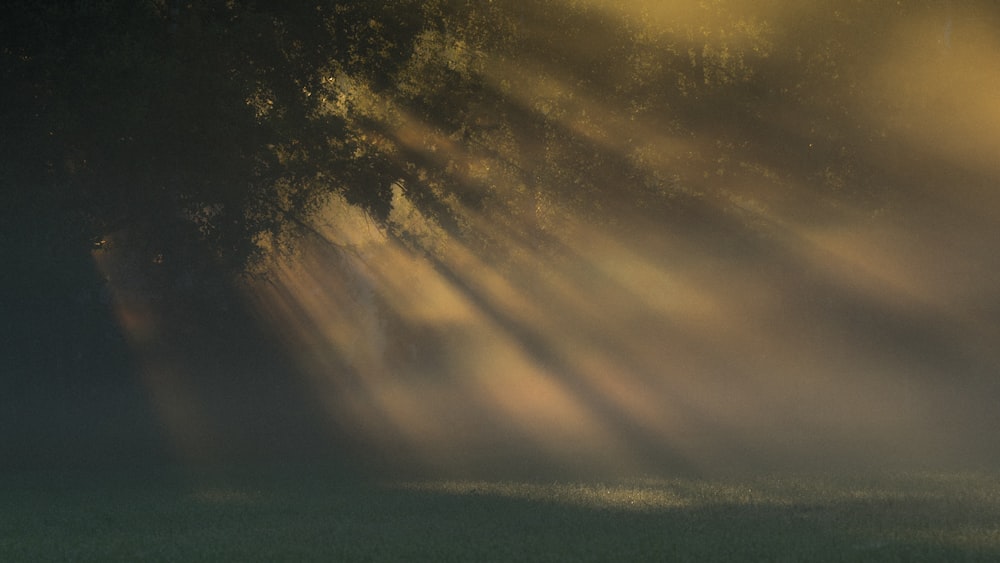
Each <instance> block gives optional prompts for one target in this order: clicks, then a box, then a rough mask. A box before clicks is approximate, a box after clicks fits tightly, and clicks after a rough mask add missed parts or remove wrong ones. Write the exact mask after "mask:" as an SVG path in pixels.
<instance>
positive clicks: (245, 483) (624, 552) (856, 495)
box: [0, 468, 1000, 561]
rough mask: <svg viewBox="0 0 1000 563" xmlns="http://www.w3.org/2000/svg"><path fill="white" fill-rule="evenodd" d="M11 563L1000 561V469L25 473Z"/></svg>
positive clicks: (11, 480) (8, 545)
mask: <svg viewBox="0 0 1000 563" xmlns="http://www.w3.org/2000/svg"><path fill="white" fill-rule="evenodd" d="M3 483H4V484H3V485H2V487H0V488H2V489H5V490H4V491H2V492H3V495H4V497H5V498H6V499H9V500H8V502H5V503H4V506H3V508H2V509H0V559H3V560H32V561H49V560H57V559H58V560H65V559H72V560H80V561H109V560H163V561H167V560H170V561H173V560H185V561H188V560H206V561H208V560H211V561H253V560H268V561H273V560H296V561H308V560H323V561H358V560H376V561H420V560H423V561H609V560H621V561H643V560H657V561H664V560H668V561H732V560H766V561H804V560H809V561H834V560H836V561H842V560H865V561H900V560H905V561H955V560H963V561H969V560H983V561H986V560H997V558H998V557H1000V549H998V545H1000V541H998V538H997V522H998V521H1000V495H998V494H997V491H998V487H997V479H996V476H983V475H958V474H951V475H941V474H937V475H930V474H928V475H915V476H914V475H909V476H907V475H897V476H891V477H888V478H877V479H872V478H869V479H861V478H850V479H848V478H837V479H830V478H813V477H809V478H806V477H799V478H795V479H777V478H768V479H761V478H757V479H752V480H728V481H723V480H718V481H698V480H689V479H667V480H650V481H644V482H636V483H631V484H584V483H562V484H559V483H514V482H492V481H491V482H422V483H410V484H405V483H395V484H375V483H371V482H362V481H360V480H357V479H353V478H350V477H345V476H344V475H342V474H331V473H324V472H323V471H320V470H318V469H315V470H313V471H311V472H309V474H308V475H305V474H303V473H301V472H299V471H297V470H295V471H290V470H288V468H272V469H270V470H267V471H261V470H255V471H244V472H239V474H237V473H232V472H229V473H218V474H215V475H207V474H200V475H192V474H187V475H185V474H182V473H178V472H163V473H158V474H157V475H156V476H155V477H154V476H148V475H141V474H131V475H122V474H118V475H109V474H104V475H102V476H101V477H99V478H95V477H93V476H83V475H77V476H75V477H69V478H67V477H66V476H65V475H63V476H57V475H55V474H49V475H48V476H45V475H40V474H34V475H31V476H27V475H24V474H21V475H20V476H18V475H9V476H8V478H7V479H5V480H4V481H3Z"/></svg>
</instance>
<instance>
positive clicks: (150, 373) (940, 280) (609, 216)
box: [94, 1, 1000, 477]
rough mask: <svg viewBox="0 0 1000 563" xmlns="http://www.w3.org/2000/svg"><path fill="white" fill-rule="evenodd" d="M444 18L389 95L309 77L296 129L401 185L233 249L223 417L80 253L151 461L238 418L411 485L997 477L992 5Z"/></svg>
mask: <svg viewBox="0 0 1000 563" xmlns="http://www.w3.org/2000/svg"><path fill="white" fill-rule="evenodd" d="M462 14H463V15H462V16H458V15H456V16H454V18H452V19H449V17H450V16H447V17H445V20H446V21H447V23H446V24H442V25H441V26H440V28H438V29H433V30H432V29H428V30H427V31H426V32H425V33H423V34H422V35H420V39H419V41H417V43H416V44H415V46H414V47H413V52H412V54H411V55H410V57H409V59H408V60H407V63H406V64H405V65H403V66H402V67H401V69H400V70H399V71H398V73H397V75H396V80H397V82H396V83H395V84H393V85H392V87H391V88H385V87H381V88H380V87H377V85H374V84H371V83H367V82H366V81H365V80H364V78H362V77H358V76H355V75H352V74H350V73H349V72H348V71H346V70H344V69H343V68H339V67H337V66H336V65H331V66H330V68H328V69H324V70H322V72H325V73H326V75H325V76H326V78H325V79H324V81H323V84H324V86H323V89H322V90H320V91H316V92H311V95H312V96H314V97H318V99H321V100H322V103H319V104H318V106H317V107H318V109H317V110H316V111H317V115H318V116H319V118H322V117H323V116H326V117H331V116H332V117H336V118H338V119H342V120H343V121H344V122H345V123H347V126H348V134H349V135H350V136H351V138H352V139H355V140H357V142H358V146H359V147H362V148H359V149H357V150H358V151H359V154H358V158H359V159H363V158H368V157H369V156H370V155H379V156H380V158H386V159H389V160H390V161H392V162H395V163H397V164H398V165H399V167H400V170H404V171H407V173H406V175H403V174H400V175H399V176H397V177H388V178H383V179H382V185H380V186H378V189H380V190H383V191H384V192H385V193H387V194H390V192H391V194H390V195H388V196H387V201H389V202H390V203H391V206H390V211H389V212H388V213H387V215H386V217H385V218H384V220H381V221H379V220H375V219H373V217H372V215H371V213H370V212H369V211H366V210H365V209H363V208H362V207H360V206H358V205H355V202H353V201H351V198H350V196H349V194H348V195H347V196H345V195H341V194H332V195H329V196H328V197H325V198H323V199H322V203H321V204H320V205H318V206H317V209H316V210H315V212H314V213H313V214H312V215H311V216H310V218H309V219H308V221H307V223H308V224H307V225H306V226H307V227H308V228H307V229H305V230H304V231H305V234H300V236H299V237H298V238H294V239H292V238H289V239H281V238H280V237H277V238H274V239H268V240H264V239H261V240H260V241H259V243H260V245H261V248H264V249H265V250H266V251H267V259H266V260H264V261H262V262H261V264H259V265H258V267H259V271H258V272H257V274H259V275H258V276H256V277H255V278H253V279H252V280H250V281H246V282H245V283H242V284H240V285H238V289H232V295H233V299H234V300H235V302H237V303H238V305H233V306H234V307H238V308H239V309H240V310H241V311H243V310H245V311H246V312H247V316H246V319H252V321H249V320H245V321H242V322H248V323H249V322H252V323H253V324H254V326H255V329H254V330H259V332H260V334H262V335H263V336H261V338H262V339H264V340H266V341H267V342H269V345H271V346H273V348H274V350H273V351H272V353H273V356H272V361H270V362H268V363H267V364H266V365H267V369H269V370H272V372H271V373H272V375H270V376H268V378H267V381H269V382H272V380H274V381H278V382H275V383H273V385H274V386H273V387H268V385H272V383H268V384H267V385H264V384H261V383H259V381H258V383H257V384H256V385H257V387H256V388H255V389H256V391H254V393H257V394H258V395H255V396H256V397H257V398H255V399H253V401H251V402H249V403H239V400H238V399H236V398H234V396H233V395H232V394H231V393H230V392H228V391H227V392H225V393H219V394H218V395H212V397H215V398H214V399H207V398H206V397H205V395H204V389H205V385H206V383H205V379H204V378H201V379H198V378H193V379H192V378H191V376H190V373H186V374H185V373H184V372H185V370H186V369H190V368H189V366H190V365H191V363H192V362H191V361H190V360H189V359H188V360H184V359H178V357H180V356H185V354H187V356H190V355H191V354H190V353H189V352H185V351H178V350H172V349H169V347H164V346H163V345H162V342H163V340H162V339H161V338H159V337H154V336H150V335H151V334H155V331H156V327H157V322H158V320H157V319H162V315H163V312H162V311H157V306H156V305H155V304H154V305H141V304H138V305H137V303H141V299H139V300H137V299H133V298H131V297H129V295H133V294H134V291H133V293H132V294H130V293H129V291H130V290H129V289H128V288H127V287H125V285H117V286H116V281H115V280H120V279H124V277H125V276H122V275H120V271H121V270H120V268H121V267H122V266H121V264H123V263H124V260H125V259H124V258H122V255H120V254H116V253H115V250H114V248H111V249H109V250H106V251H103V252H98V251H95V252H94V257H95V263H96V264H97V266H96V267H97V268H98V269H99V271H101V272H103V274H104V277H105V278H106V279H108V280H111V281H109V284H108V287H109V289H110V291H111V292H112V293H113V292H115V291H117V292H118V298H115V299H112V303H113V304H114V313H115V315H116V319H117V322H118V324H119V326H120V327H121V330H122V332H123V333H124V334H125V339H126V341H127V342H128V343H129V346H130V347H131V349H132V353H133V354H134V357H135V361H136V363H137V365H138V366H139V368H138V369H139V370H140V371H141V372H142V373H144V374H145V375H144V376H143V381H144V386H145V389H146V393H147V396H148V398H149V401H150V404H151V405H153V411H154V412H155V413H156V416H157V418H158V420H159V424H160V425H161V427H162V428H163V429H164V430H163V431H164V436H165V437H166V439H167V441H168V442H169V444H170V445H169V447H170V448H171V449H172V450H173V451H175V452H176V453H177V455H179V456H180V457H181V458H182V459H187V460H192V461H193V460H198V459H201V458H205V457H211V456H212V455H213V454H214V453H217V452H218V451H220V448H221V449H224V448H223V447H222V445H224V444H228V443H231V442H232V441H233V440H234V436H235V435H246V434H247V430H246V427H247V424H249V425H251V426H253V427H254V428H255V429H256V430H254V432H252V433H251V434H253V436H256V437H258V438H259V437H260V436H264V435H266V436H269V438H268V439H269V440H271V441H273V442H276V443H284V444H297V445H298V446H300V447H301V448H304V449H315V450H324V449H329V451H331V452H336V451H338V450H337V448H338V447H340V445H343V444H345V443H349V444H351V449H350V450H349V451H350V453H349V454H344V455H349V456H355V457H356V458H357V459H358V460H364V463H366V464H369V465H368V466H370V467H373V468H378V469H381V470H385V471H394V472H403V473H413V474H420V475H433V476H466V477H468V476H483V475H499V476H504V475H507V476H510V475H518V476H532V475H541V474H546V475H552V474H554V475H590V474H594V475H638V474H651V473H669V472H698V473H717V472H728V471H737V472H738V471H757V470H803V469H829V468H845V469H848V468H861V467H894V468H902V467H966V466H981V465H986V464H992V463H995V461H996V459H997V455H998V453H1000V451H998V450H997V444H996V442H995V440H993V439H992V431H993V429H995V428H996V425H997V423H998V422H1000V421H998V420H997V415H996V409H995V401H996V398H997V397H998V395H997V392H998V389H997V383H996V377H995V376H996V373H997V368H998V367H1000V353H998V347H997V343H998V342H1000V338H998V337H1000V334H998V330H997V326H998V325H997V321H998V315H1000V299H998V297H1000V295H998V293H997V288H998V287H1000V286H998V284H997V281H998V276H1000V254H998V253H997V252H996V250H995V248H994V246H995V242H996V236H997V225H1000V206H998V204H1000V199H998V196H997V185H998V184H997V180H998V178H1000V167H998V162H1000V160H997V158H996V155H997V154H998V149H1000V138H998V136H997V135H998V133H997V132H998V131H1000V123H998V120H1000V105H998V104H997V103H996V101H997V100H996V95H995V93H996V92H998V91H1000V65H998V61H1000V59H998V58H997V56H996V55H997V53H998V52H1000V37H998V35H997V31H996V30H997V29H1000V27H998V26H997V25H996V24H997V23H998V22H997V21H996V18H997V16H998V14H997V13H996V10H994V9H992V8H989V7H987V6H986V4H985V3H975V2H970V3H962V2H950V3H949V2H940V3H934V2H927V3H924V4H921V7H910V8H906V9H904V8H898V7H895V8H894V7H892V6H881V5H880V6H878V7H875V6H870V7H867V6H866V7H847V8H838V7H837V6H834V5H832V4H830V3H825V2H806V3H802V2H764V3H758V2H714V3H704V2H702V3H695V2H673V3H669V6H664V5H663V3H661V2H641V1H635V2H599V1H583V2H566V3H565V6H563V3H551V4H550V5H549V6H548V7H545V8H542V7H531V6H522V5H521V3H518V2H512V3H504V2H499V3H495V4H494V3H490V4H488V5H487V4H486V3H481V6H479V7H478V8H476V9H470V10H469V11H466V12H462ZM463 18H465V19H463ZM487 22H494V23H495V25H494V26H492V27H491V26H490V25H488V24H487ZM248 103H249V102H248ZM261 111H264V110H261ZM362 152H363V153H364V154H361V153H362ZM288 158H291V157H290V156H289V157H288ZM317 181H319V180H317ZM300 231H301V229H300ZM109 240H110V238H109ZM290 241H291V242H290ZM116 260H117V262H116ZM116 268H118V270H116ZM116 271H117V272H119V274H115V272H116ZM123 283H124V282H123ZM126 285H127V284H126ZM143 307H145V308H143ZM158 315H159V316H158ZM207 353H209V354H210V353H211V352H207ZM204 357H205V356H203V355H202V356H198V358H197V360H196V361H195V362H194V363H198V364H205V363H208V362H205V361H204ZM274 358H276V359H274ZM185 362H187V363H185ZM185 366H188V367H185ZM217 368H218V369H225V367H224V366H217ZM199 369H204V370H206V371H210V369H209V368H199ZM212 369H215V368H212ZM277 373H280V374H281V375H280V377H279V376H277V375H275V374H277ZM185 381H187V382H188V383H187V384H185V383H184V382H185ZM192 381H194V383H191V382H192ZM227 385H229V384H227ZM234 388H240V386H239V385H235V386H233V385H229V386H227V387H226V389H234ZM276 388H277V389H282V390H283V391H281V393H275V394H273V395H270V394H271V393H273V389H276ZM263 389H271V390H272V391H264V390H263ZM278 395H281V396H282V397H285V399H284V400H285V402H284V403H281V404H280V405H279V404H278V403H276V402H271V401H269V400H268V397H269V396H270V397H271V398H275V397H277V396H278ZM237 403H239V404H240V405H242V406H240V407H239V408H238V409H236V410H239V411H240V414H239V415H238V416H237V417H236V420H238V421H240V422H239V423H233V424H231V425H230V426H226V425H225V424H213V422H212V421H213V420H215V419H213V413H215V414H217V413H219V412H224V411H225V409H226V408H227V407H226V405H229V406H232V405H233V404H237ZM234 408H235V407H234ZM241 409H242V410H241ZM286 410H291V411H296V410H298V411H301V412H299V413H297V414H295V415H294V416H298V417H300V418H301V420H300V421H299V422H297V423H295V424H288V425H284V426H283V425H281V424H274V423H273V421H276V420H279V419H281V413H282V412H285V411H286ZM260 412H264V413H266V416H265V415H260V414H259V413H260ZM303 412H305V413H306V414H302V413H303ZM255 413H258V414H255ZM258 416H259V417H258ZM247 421H253V422H247ZM307 427H309V428H311V429H312V430H309V432H315V435H314V436H311V437H310V438H309V439H308V440H305V439H300V438H301V436H299V435H298V433H299V432H306V430H304V429H305V428H307ZM314 427H319V430H315V428H314ZM255 439H256V438H255ZM252 441H253V440H251V442H252ZM249 447H253V446H252V444H251V446H249ZM332 455H337V454H332Z"/></svg>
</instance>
